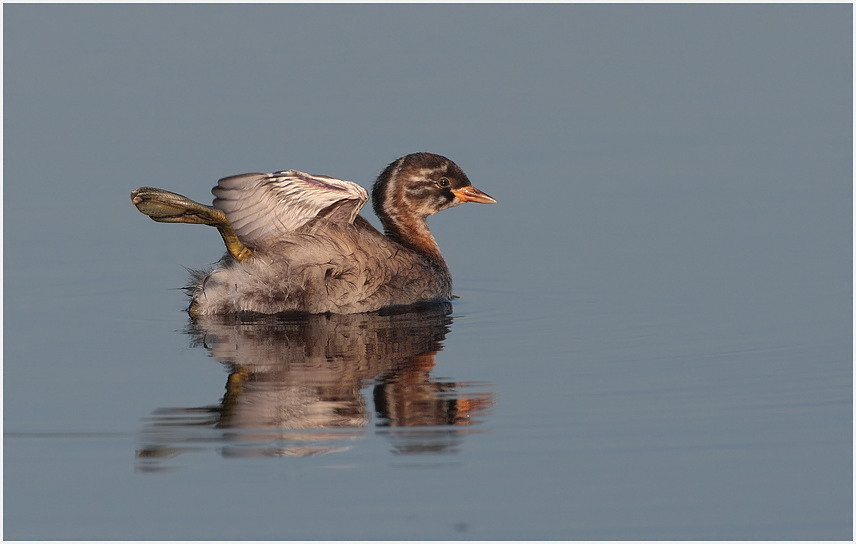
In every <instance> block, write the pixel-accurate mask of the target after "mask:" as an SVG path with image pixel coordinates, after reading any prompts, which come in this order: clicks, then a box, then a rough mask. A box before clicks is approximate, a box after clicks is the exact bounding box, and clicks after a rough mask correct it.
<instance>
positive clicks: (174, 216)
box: [131, 187, 253, 262]
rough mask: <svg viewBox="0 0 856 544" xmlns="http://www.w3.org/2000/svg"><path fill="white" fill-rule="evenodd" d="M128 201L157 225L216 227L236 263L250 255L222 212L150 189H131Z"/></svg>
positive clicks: (167, 192)
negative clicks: (173, 224) (179, 224)
mask: <svg viewBox="0 0 856 544" xmlns="http://www.w3.org/2000/svg"><path fill="white" fill-rule="evenodd" d="M131 202H133V203H134V206H136V207H137V209H138V210H140V212H141V213H144V214H145V215H148V216H149V217H150V218H152V220H154V221H157V222H159V223H191V224H198V225H211V226H212V227H217V230H218V231H220V236H222V237H223V242H225V244H226V249H227V250H228V251H229V253H231V255H232V256H233V257H234V258H236V259H237V260H238V261H240V262H243V261H246V260H247V259H249V258H250V256H251V255H252V254H253V250H252V249H250V248H248V247H247V246H245V245H244V243H243V242H241V240H240V239H239V238H238V235H237V234H236V233H235V229H234V228H232V224H231V223H229V220H228V219H226V214H225V213H223V211H222V210H218V209H217V208H214V207H212V206H206V205H204V204H200V203H199V202H195V201H193V200H190V199H189V198H187V197H186V196H182V195H179V194H176V193H171V192H169V191H164V190H163V189H156V188H154V187H140V188H139V189H135V190H134V191H133V192H131Z"/></svg>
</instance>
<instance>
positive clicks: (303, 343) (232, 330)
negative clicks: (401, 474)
mask: <svg viewBox="0 0 856 544" xmlns="http://www.w3.org/2000/svg"><path fill="white" fill-rule="evenodd" d="M450 314H451V305H450V304H447V303H443V304H435V305H431V306H426V307H422V308H418V309H415V308H412V307H410V308H407V309H398V310H388V311H383V312H376V313H371V314H353V315H335V314H330V315H292V316H259V315H253V316H231V317H219V316H218V317H198V318H196V319H195V320H194V321H192V322H191V323H190V324H189V325H188V327H187V333H188V334H189V335H190V336H191V338H192V341H191V342H192V345H194V346H199V347H205V348H207V349H208V350H209V351H210V354H211V356H212V357H213V358H214V359H216V360H217V361H219V362H220V363H222V364H224V365H226V367H227V369H228V372H229V375H228V378H227V380H226V392H225V394H224V395H223V397H222V399H221V401H220V403H219V404H217V405H213V406H207V407H197V408H161V409H159V410H157V411H155V413H154V414H153V416H152V417H151V418H149V420H148V421H147V423H146V425H145V427H144V429H143V430H142V432H141V440H142V443H143V445H142V446H141V447H140V448H139V449H138V451H137V460H138V467H139V468H141V469H156V468H161V467H162V464H163V461H164V460H165V459H166V458H171V457H173V456H175V455H176V454H178V453H182V452H185V451H191V450H197V449H210V448H216V449H218V450H219V451H220V452H221V453H222V454H223V455H224V456H230V457H232V456H241V457H244V456H309V455H317V454H323V453H331V452H336V451H342V450H346V449H348V448H349V447H350V445H349V444H350V443H351V442H352V441H353V440H355V439H358V438H361V437H363V436H364V435H365V433H366V432H367V429H368V428H369V425H370V423H371V420H372V417H373V415H374V418H375V424H376V426H377V428H378V430H379V434H383V435H385V436H387V437H388V438H389V439H390V441H391V442H392V444H393V447H392V451H394V452H396V453H431V452H448V451H454V449H455V447H456V446H457V445H458V443H459V442H460V440H461V439H462V435H463V434H464V432H465V430H466V429H469V428H470V427H465V426H470V425H472V424H473V423H478V422H480V421H481V418H482V417H483V416H484V415H486V414H487V410H488V408H489V407H490V406H491V405H492V404H493V401H494V395H493V393H491V392H485V391H484V389H485V386H486V384H483V383H473V382H466V383H462V382H453V381H447V380H445V379H442V380H441V379H436V378H433V377H432V376H431V371H432V369H433V368H434V364H435V361H434V360H435V356H436V355H437V353H438V352H439V351H440V350H441V349H442V342H443V340H444V338H445V336H446V334H447V333H448V332H449V330H450V326H451V324H452V317H451V315H450ZM366 388H372V394H371V395H370V398H371V399H372V400H373V403H374V411H375V413H374V414H373V413H372V411H371V408H368V407H367V406H366V398H365V397H364V395H363V390H364V389H366ZM366 396H369V395H366Z"/></svg>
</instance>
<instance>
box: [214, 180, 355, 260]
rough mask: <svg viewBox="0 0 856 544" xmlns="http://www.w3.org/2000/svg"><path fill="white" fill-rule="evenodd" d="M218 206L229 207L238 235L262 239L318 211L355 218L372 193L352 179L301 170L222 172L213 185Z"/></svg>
mask: <svg viewBox="0 0 856 544" xmlns="http://www.w3.org/2000/svg"><path fill="white" fill-rule="evenodd" d="M211 192H212V193H214V196H216V197H217V198H215V199H214V207H215V208H218V209H220V210H223V212H225V213H226V217H227V218H228V219H229V222H230V223H231V224H232V226H233V227H234V228H235V232H237V233H238V237H239V238H240V239H241V241H243V242H244V243H245V244H247V245H249V246H258V245H263V244H264V243H265V242H270V241H272V240H275V239H276V238H277V237H278V236H279V235H281V234H284V233H287V232H291V231H293V230H295V229H297V228H299V227H301V226H303V225H305V224H306V223H307V222H309V221H310V220H312V219H314V218H316V217H321V216H324V217H329V218H330V219H332V220H335V221H340V222H347V223H353V221H354V219H355V218H356V217H357V214H358V213H359V212H360V208H362V207H363V204H365V203H366V201H367V200H368V198H369V195H368V193H366V190H365V189H363V188H362V187H360V186H359V185H357V184H356V183H354V182H351V181H344V180H341V179H335V178H329V177H327V176H312V175H309V174H304V173H303V172H298V171H297V170H285V171H282V172H274V173H273V174H242V175H239V176H231V177H228V178H223V179H221V180H220V181H218V182H217V187H214V189H212V190H211Z"/></svg>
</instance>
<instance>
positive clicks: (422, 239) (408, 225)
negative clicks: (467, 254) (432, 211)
mask: <svg viewBox="0 0 856 544" xmlns="http://www.w3.org/2000/svg"><path fill="white" fill-rule="evenodd" d="M375 211H376V213H377V215H378V217H379V218H380V222H381V223H382V224H383V230H384V233H385V234H386V236H387V237H388V238H390V239H392V240H394V241H395V242H397V243H399V244H401V245H402V246H404V247H406V248H408V249H410V250H412V251H415V252H416V253H419V254H420V255H422V256H424V257H427V258H428V259H430V260H431V261H433V262H434V263H436V264H438V265H440V266H442V267H444V268H445V266H446V261H444V260H443V255H442V254H441V253H440V247H439V246H438V245H437V241H436V240H435V239H434V236H433V235H432V234H431V231H430V230H428V221H427V220H426V218H425V217H420V216H414V215H409V214H407V213H401V212H398V213H396V212H391V211H388V210H382V209H381V210H375Z"/></svg>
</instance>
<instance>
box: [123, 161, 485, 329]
mask: <svg viewBox="0 0 856 544" xmlns="http://www.w3.org/2000/svg"><path fill="white" fill-rule="evenodd" d="M157 191H161V190H159V189H149V188H141V189H137V190H136V191H134V193H132V199H133V200H134V203H135V204H136V205H137V207H138V209H140V211H142V212H143V213H146V214H147V215H150V216H151V217H152V218H153V219H155V220H157V221H170V222H196V223H205V224H210V225H214V226H217V227H218V229H220V231H221V234H223V237H224V240H226V241H227V247H229V249H230V252H231V253H232V254H233V255H235V256H237V257H239V258H240V259H241V260H239V259H238V258H235V257H233V256H230V255H229V254H227V255H226V257H224V259H223V260H222V261H221V262H220V263H219V265H218V267H217V268H215V269H214V270H213V271H211V272H210V273H208V274H197V275H196V276H195V277H194V279H193V283H192V285H191V286H190V288H189V289H190V291H191V299H192V300H191V305H190V309H189V311H190V312H191V313H192V314H193V315H214V314H228V313H236V312H242V311H250V312H259V313H265V314H273V313H279V312H286V311H303V312H309V313H325V312H333V313H357V312H370V311H374V310H378V309H380V308H383V307H386V306H394V305H404V304H413V303H417V302H424V301H436V300H443V299H448V298H450V297H451V295H452V278H451V275H450V274H449V269H448V267H447V266H446V262H445V261H444V260H443V257H442V255H441V253H440V249H439V247H438V246H437V243H436V241H435V240H434V237H433V236H432V235H431V233H430V231H429V230H428V225H427V221H426V219H427V217H428V216H429V215H432V214H434V213H437V212H438V211H441V210H444V209H446V208H449V207H452V206H457V205H459V204H462V203H463V202H467V201H470V202H481V203H493V202H495V200H494V199H493V198H491V197H489V196H488V195H486V194H484V193H482V192H481V191H479V190H478V189H475V188H474V187H472V185H471V184H470V182H469V180H468V179H467V176H466V174H464V172H463V171H462V170H461V169H460V168H459V167H458V166H457V165H456V164H455V163H454V162H452V161H451V160H449V159H447V158H445V157H442V156H440V155H434V154H430V153H414V154H411V155H407V156H405V157H402V158H400V159H398V160H396V161H395V162H393V163H392V164H390V165H389V166H388V167H387V168H386V169H385V170H384V171H383V172H382V173H381V175H380V176H379V177H378V179H377V181H376V182H375V185H374V188H373V190H372V199H373V201H374V202H373V204H374V209H375V212H376V213H377V215H378V217H379V218H380V220H381V223H382V224H383V227H384V234H381V233H380V232H378V231H377V229H375V228H374V227H373V226H372V225H371V224H370V223H369V222H368V221H366V220H365V219H363V218H362V217H360V216H359V215H357V214H358V212H359V210H360V208H362V206H363V204H365V202H366V201H367V199H368V195H367V193H366V192H365V190H364V189H363V188H362V187H360V186H359V185H357V184H355V183H352V182H349V181H343V180H338V179H335V178H329V177H325V176H311V175H309V174H304V173H302V172H298V171H295V170H288V171H283V172H277V173H274V174H244V175H240V176H232V177H228V178H223V179H221V180H220V181H219V183H218V185H217V187H215V188H214V189H213V190H212V192H213V193H214V195H215V196H216V199H215V200H214V207H213V209H211V208H209V207H205V206H202V205H200V204H198V203H193V202H192V201H189V202H191V203H192V204H195V205H196V206H198V207H199V208H200V209H202V211H201V212H200V210H199V209H197V208H196V207H188V209H186V210H183V213H178V212H177V211H176V205H175V203H174V202H173V201H172V200H170V201H169V208H168V212H169V213H168V214H167V213H166V212H163V211H162V209H163V208H164V206H161V205H160V202H161V200H164V201H165V199H160V200H159V199H158V198H157V193H156V192H157ZM167 194H169V195H172V196H176V197H179V198H186V197H181V195H173V194H171V193H167ZM152 195H155V196H152ZM153 210H155V211H153ZM207 212H211V213H210V216H213V217H214V219H211V218H210V217H209V214H208V213H207ZM221 212H222V213H221ZM223 214H225V218H226V219H225V220H223V219H222V217H221V216H222V215H223ZM165 215H169V217H168V218H165V217H164V216H165ZM199 215H204V216H205V218H204V219H198V216H199ZM191 217H192V219H190V218H191ZM224 223H225V224H224ZM231 232H234V235H236V236H237V239H238V240H239V242H237V243H238V245H240V244H241V243H243V245H245V246H246V248H244V249H245V250H246V251H245V252H243V251H242V252H238V251H234V250H233V249H232V247H231V246H229V239H228V238H227V236H231V234H229V233H231ZM245 255H249V257H245Z"/></svg>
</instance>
